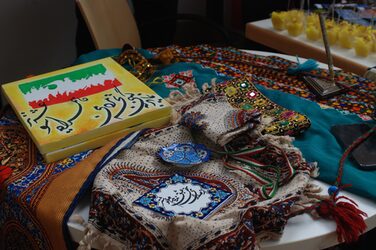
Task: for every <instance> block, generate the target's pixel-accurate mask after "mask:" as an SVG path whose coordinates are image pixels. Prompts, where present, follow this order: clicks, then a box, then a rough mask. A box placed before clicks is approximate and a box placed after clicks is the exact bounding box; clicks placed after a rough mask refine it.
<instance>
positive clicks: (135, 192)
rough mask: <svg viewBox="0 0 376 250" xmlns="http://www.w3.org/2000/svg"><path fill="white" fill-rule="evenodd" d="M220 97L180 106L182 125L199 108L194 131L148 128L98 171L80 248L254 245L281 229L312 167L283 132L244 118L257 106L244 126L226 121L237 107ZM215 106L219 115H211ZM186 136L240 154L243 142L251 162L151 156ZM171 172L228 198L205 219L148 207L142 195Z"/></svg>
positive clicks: (184, 140) (185, 139) (187, 140)
mask: <svg viewBox="0 0 376 250" xmlns="http://www.w3.org/2000/svg"><path fill="white" fill-rule="evenodd" d="M224 98H225V97H224V96H220V95H219V96H218V95H211V94H209V95H207V96H205V97H203V98H201V100H199V101H194V102H193V103H191V104H189V105H187V106H186V107H183V108H182V110H184V111H185V113H184V112H183V114H182V116H181V118H182V119H181V123H183V124H187V122H186V118H185V117H184V114H192V113H191V111H192V112H193V113H196V114H197V113H201V114H202V116H201V117H202V118H203V120H200V119H196V120H195V122H197V124H200V125H199V126H200V130H197V129H196V130H192V131H191V130H190V129H189V128H188V127H186V126H183V125H180V124H177V125H173V126H170V127H166V128H163V129H155V130H150V131H147V132H145V134H144V135H143V136H142V137H140V139H139V140H138V141H137V142H136V143H135V144H134V145H133V146H132V147H131V148H130V149H128V150H122V151H121V152H119V153H118V154H117V156H116V157H115V158H114V159H113V160H112V161H110V162H109V163H108V164H107V165H106V166H105V167H104V168H103V169H102V170H101V171H100V172H99V173H98V175H97V177H96V179H95V182H94V186H93V195H92V204H91V208H90V213H89V225H88V233H87V234H86V236H85V238H84V239H83V241H81V242H80V245H81V248H82V249H85V248H87V249H88V248H90V246H92V245H93V244H95V245H96V246H99V247H103V246H104V245H105V246H107V247H110V248H114V249H130V248H132V249H133V248H140V249H146V248H155V249H209V248H211V249H254V248H257V245H256V242H257V236H258V235H261V234H268V233H269V234H270V233H272V232H273V233H280V232H281V231H282V230H283V227H284V225H285V224H286V222H287V220H288V218H289V214H290V211H291V209H292V208H294V204H296V203H297V202H298V203H299V202H301V198H303V197H305V194H303V193H304V192H305V191H307V190H308V189H307V188H308V187H310V186H309V180H310V174H312V173H313V172H314V170H315V165H314V164H307V163H306V162H305V161H304V160H303V159H302V157H301V154H300V152H299V150H297V149H296V148H294V147H292V146H291V142H289V141H288V140H287V141H286V139H287V138H286V137H276V136H271V135H261V134H260V133H259V132H258V129H257V122H256V123H253V122H252V123H249V121H251V120H254V121H257V115H256V113H255V112H249V114H248V115H249V117H253V118H251V119H246V123H247V124H253V125H252V126H246V128H247V129H244V125H245V124H246V123H244V120H242V119H240V121H243V122H238V123H234V122H233V120H232V119H230V120H229V119H227V114H229V113H233V111H236V109H234V108H231V106H229V104H228V103H225V102H224V100H226V98H225V99H224ZM213 110H221V111H224V112H223V113H224V114H222V115H219V114H218V113H216V114H214V115H212V114H211V112H210V111H213ZM237 111H239V110H237ZM237 115H240V113H238V114H237ZM243 115H245V114H242V115H241V116H243ZM218 117H219V118H218ZM205 122H207V123H206V125H205V126H202V125H203V124H204V123H205ZM188 124H190V125H191V124H192V122H190V123H188ZM190 127H191V128H194V127H195V128H197V126H190ZM228 128H231V129H228ZM193 131H194V132H193ZM235 134H236V136H234V135H235ZM221 138H226V140H223V142H224V143H226V142H229V143H226V147H224V148H222V146H223V145H220V144H217V143H218V142H221V140H220V139H221ZM191 142H194V143H200V144H206V145H211V146H213V147H214V146H216V148H222V150H223V149H226V148H228V149H230V150H231V152H233V151H234V152H238V151H239V152H240V151H241V152H244V151H243V150H242V149H244V147H246V150H249V151H250V153H249V154H247V157H246V158H247V159H248V160H249V161H251V160H253V162H254V164H248V163H245V162H240V161H238V160H237V158H236V157H237V156H238V155H239V154H236V153H235V154H234V158H231V159H227V157H224V158H222V157H221V155H214V156H213V158H212V159H211V160H210V161H208V162H205V163H202V164H200V165H198V166H194V167H190V168H181V167H177V166H174V165H171V164H168V163H166V162H164V161H162V160H161V159H160V158H159V157H157V156H156V154H157V152H158V151H159V150H160V148H161V147H164V146H168V145H172V144H174V143H183V144H184V143H191ZM213 144H214V145H213ZM213 152H216V151H213ZM228 154H231V153H228ZM226 155H227V154H226ZM229 156H230V155H229ZM256 162H257V163H258V164H256ZM226 163H228V164H226ZM176 174H178V175H179V176H184V177H185V178H189V179H193V180H199V181H200V182H202V183H206V184H207V185H210V186H212V187H215V188H218V189H221V190H223V191H224V192H226V193H232V194H233V195H232V196H231V197H232V198H230V199H229V200H228V201H227V202H226V203H225V205H223V206H221V207H220V208H219V209H217V210H215V212H214V213H212V214H211V216H210V217H208V218H205V219H203V220H201V219H197V218H192V217H191V216H180V215H177V216H173V217H171V216H166V214H165V213H160V212H156V211H153V210H154V206H155V205H153V204H154V203H151V202H150V200H148V199H150V198H148V197H152V196H148V195H147V192H152V191H151V190H159V189H156V188H157V187H159V186H160V185H162V184H163V183H165V181H166V180H168V179H171V178H173V177H171V176H174V175H176ZM266 179H268V180H269V181H271V182H273V183H275V184H276V186H275V187H276V189H277V191H276V192H275V194H273V195H271V196H270V197H265V196H264V195H263V193H264V191H265V192H267V190H266V189H268V188H269V187H266V186H267V185H265V184H266V183H265V180H266ZM155 192H156V191H154V193H155ZM182 192H183V191H182ZM191 192H192V191H191ZM181 195H183V194H181ZM179 197H180V196H179ZM174 199H175V198H172V201H174ZM176 199H179V198H176ZM176 199H175V200H176ZM169 200H170V201H171V197H169ZM135 201H136V202H135ZM139 203H142V204H143V205H142V206H140V205H139ZM179 204H180V203H179ZM145 206H151V207H150V208H149V209H147V208H145Z"/></svg>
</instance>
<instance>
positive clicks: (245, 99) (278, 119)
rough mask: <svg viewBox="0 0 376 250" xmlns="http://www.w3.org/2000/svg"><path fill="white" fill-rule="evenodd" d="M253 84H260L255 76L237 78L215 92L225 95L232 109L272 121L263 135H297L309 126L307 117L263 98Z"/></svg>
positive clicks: (217, 87) (220, 85) (219, 86)
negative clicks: (258, 115) (255, 110)
mask: <svg viewBox="0 0 376 250" xmlns="http://www.w3.org/2000/svg"><path fill="white" fill-rule="evenodd" d="M254 84H260V81H259V78H258V77H257V76H252V77H249V78H247V77H246V78H238V79H234V80H231V81H228V82H225V83H224V84H218V85H217V86H216V92H219V93H225V94H226V96H227V98H228V100H229V103H231V105H232V106H233V107H236V108H239V109H243V110H252V109H257V110H260V111H261V112H262V115H263V117H264V118H270V119H271V120H272V121H271V122H270V123H269V124H267V125H266V126H265V128H264V130H263V133H267V134H273V135H297V134H300V133H302V132H303V131H304V130H306V129H307V128H309V126H310V125H311V123H310V121H309V119H308V117H307V116H305V115H302V114H300V113H298V112H296V111H293V110H288V109H285V108H283V107H281V106H279V105H277V104H275V103H273V102H272V101H270V100H269V99H268V98H267V97H265V96H264V95H263V94H262V93H261V92H260V91H259V90H258V89H257V88H256V87H255V85H254Z"/></svg>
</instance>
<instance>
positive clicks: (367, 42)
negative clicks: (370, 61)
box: [354, 36, 373, 57]
mask: <svg viewBox="0 0 376 250" xmlns="http://www.w3.org/2000/svg"><path fill="white" fill-rule="evenodd" d="M372 47H373V44H372V40H371V38H370V37H369V36H363V37H356V38H355V41H354V49H355V54H356V55H358V56H362V57H367V56H368V55H369V53H370V52H371V51H372Z"/></svg>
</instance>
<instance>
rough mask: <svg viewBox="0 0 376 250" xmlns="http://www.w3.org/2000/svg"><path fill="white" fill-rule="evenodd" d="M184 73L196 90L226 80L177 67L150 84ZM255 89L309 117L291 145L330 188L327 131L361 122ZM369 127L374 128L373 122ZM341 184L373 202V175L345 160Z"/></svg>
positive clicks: (335, 158)
mask: <svg viewBox="0 0 376 250" xmlns="http://www.w3.org/2000/svg"><path fill="white" fill-rule="evenodd" d="M119 52H120V50H119V49H118V50H102V51H94V52H92V53H89V54H86V55H83V56H81V57H80V58H79V59H78V60H77V62H76V63H84V62H88V61H92V60H96V59H100V58H104V57H107V56H114V55H118V54H119ZM140 52H141V53H143V54H144V56H145V57H150V56H151V54H150V53H149V52H147V51H145V50H140ZM184 70H192V71H193V74H194V77H195V81H196V84H197V85H198V86H199V87H201V86H202V84H203V83H205V82H208V83H210V81H211V79H213V78H216V82H221V81H224V80H226V79H227V77H223V76H219V75H218V74H217V73H216V72H215V71H214V70H211V69H207V68H203V67H202V66H200V65H198V64H194V63H177V64H174V65H170V66H167V67H165V68H164V69H162V70H160V71H158V72H156V73H155V74H154V75H153V77H152V79H150V81H153V80H155V79H156V78H158V77H161V76H162V75H169V74H173V73H177V72H181V71H184ZM150 81H149V83H150ZM150 87H151V88H153V89H154V90H155V91H156V92H157V93H158V94H160V95H161V96H162V97H166V96H168V93H169V91H171V90H174V89H171V88H166V87H165V86H164V85H163V84H162V85H158V84H156V85H153V84H151V85H150ZM257 87H258V88H259V89H260V91H261V92H262V93H263V94H264V95H265V96H267V97H268V98H270V99H271V100H272V101H273V102H275V103H277V104H279V105H281V106H283V107H285V108H287V109H291V110H295V111H298V112H300V113H302V114H305V115H306V116H308V117H309V119H310V120H311V122H312V125H311V127H310V128H309V129H308V130H307V131H306V132H304V133H303V134H302V135H300V136H298V137H296V140H295V142H294V145H295V146H296V147H298V148H299V149H300V150H301V151H302V153H303V156H304V158H305V159H306V160H307V161H309V162H313V161H315V162H318V166H319V168H320V175H319V177H318V179H319V180H322V181H324V182H327V183H329V184H333V183H334V181H335V179H336V177H337V170H338V163H339V160H340V158H341V156H342V153H343V151H344V150H343V149H342V148H341V147H340V145H339V144H338V142H337V141H336V139H335V137H334V136H333V135H332V134H331V132H330V128H331V127H332V126H333V125H340V124H354V123H364V121H362V120H361V119H360V118H359V117H358V116H356V115H351V114H344V113H343V112H340V111H337V110H334V109H322V108H321V107H320V106H319V105H318V104H317V103H314V102H311V101H309V100H305V99H302V98H300V97H298V96H294V95H291V94H287V93H283V92H280V91H276V90H270V89H266V88H264V87H263V86H257ZM370 123H373V124H374V125H376V123H375V122H370ZM342 184H352V187H350V188H349V189H348V190H349V191H352V192H354V193H356V194H359V195H362V196H365V197H368V198H372V199H374V200H376V191H375V190H376V171H364V170H360V169H358V168H357V167H356V165H355V164H354V163H353V162H351V161H350V160H347V161H346V164H345V167H344V174H343V178H342Z"/></svg>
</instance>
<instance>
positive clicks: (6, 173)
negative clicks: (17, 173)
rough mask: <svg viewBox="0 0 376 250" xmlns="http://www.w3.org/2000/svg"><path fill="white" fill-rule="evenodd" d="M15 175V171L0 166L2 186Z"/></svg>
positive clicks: (0, 182) (0, 183)
mask: <svg viewBox="0 0 376 250" xmlns="http://www.w3.org/2000/svg"><path fill="white" fill-rule="evenodd" d="M12 173H13V169H11V168H10V167H7V166H1V165H0V185H2V184H3V182H4V181H6V180H7V179H8V178H9V177H10V176H11V175H12Z"/></svg>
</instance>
